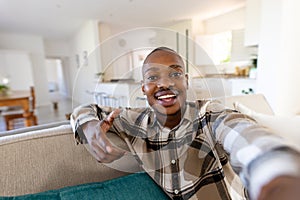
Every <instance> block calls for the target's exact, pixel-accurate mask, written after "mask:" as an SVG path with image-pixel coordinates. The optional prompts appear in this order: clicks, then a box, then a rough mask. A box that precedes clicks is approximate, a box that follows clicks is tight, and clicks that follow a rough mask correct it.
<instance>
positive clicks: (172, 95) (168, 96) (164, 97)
mask: <svg viewBox="0 0 300 200" xmlns="http://www.w3.org/2000/svg"><path fill="white" fill-rule="evenodd" d="M173 97H176V95H174V94H167V95H163V96H159V97H158V99H167V98H173Z"/></svg>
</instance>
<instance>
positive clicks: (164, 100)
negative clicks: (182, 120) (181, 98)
mask: <svg viewBox="0 0 300 200" xmlns="http://www.w3.org/2000/svg"><path fill="white" fill-rule="evenodd" d="M177 96H178V92H176V91H172V90H164V91H158V92H156V93H155V95H154V97H155V98H156V99H157V100H158V102H159V104H161V105H162V106H166V107H167V106H171V105H173V104H175V103H176V99H177Z"/></svg>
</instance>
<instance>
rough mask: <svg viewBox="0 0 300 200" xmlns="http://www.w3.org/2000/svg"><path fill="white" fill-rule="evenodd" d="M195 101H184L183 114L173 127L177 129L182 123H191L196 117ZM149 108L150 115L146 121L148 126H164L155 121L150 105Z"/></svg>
mask: <svg viewBox="0 0 300 200" xmlns="http://www.w3.org/2000/svg"><path fill="white" fill-rule="evenodd" d="M195 107H196V106H195V102H186V109H185V112H184V114H183V117H182V119H181V121H180V123H179V124H178V125H177V126H176V127H174V128H173V129H177V128H178V126H181V125H182V124H190V123H192V122H193V121H194V120H195V119H196V118H197V114H198V112H197V109H195ZM149 109H150V116H149V119H148V120H149V121H148V126H149V127H154V126H159V127H160V128H165V127H163V126H162V125H161V124H159V122H158V121H157V118H156V115H155V112H154V110H153V108H152V107H150V108H149Z"/></svg>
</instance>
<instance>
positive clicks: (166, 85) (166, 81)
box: [157, 77, 175, 88]
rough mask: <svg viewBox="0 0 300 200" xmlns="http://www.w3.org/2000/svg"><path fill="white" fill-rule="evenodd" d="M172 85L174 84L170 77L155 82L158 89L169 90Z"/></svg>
mask: <svg viewBox="0 0 300 200" xmlns="http://www.w3.org/2000/svg"><path fill="white" fill-rule="evenodd" d="M174 85H175V83H174V81H173V80H172V79H171V78H170V77H162V78H160V79H159V80H158V82H157V86H158V87H160V88H169V87H172V86H174Z"/></svg>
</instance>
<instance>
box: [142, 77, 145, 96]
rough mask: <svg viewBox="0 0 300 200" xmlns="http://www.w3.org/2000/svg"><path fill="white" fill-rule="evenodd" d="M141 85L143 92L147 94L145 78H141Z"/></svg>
mask: <svg viewBox="0 0 300 200" xmlns="http://www.w3.org/2000/svg"><path fill="white" fill-rule="evenodd" d="M141 85H142V92H143V94H145V84H144V81H143V80H141Z"/></svg>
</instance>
